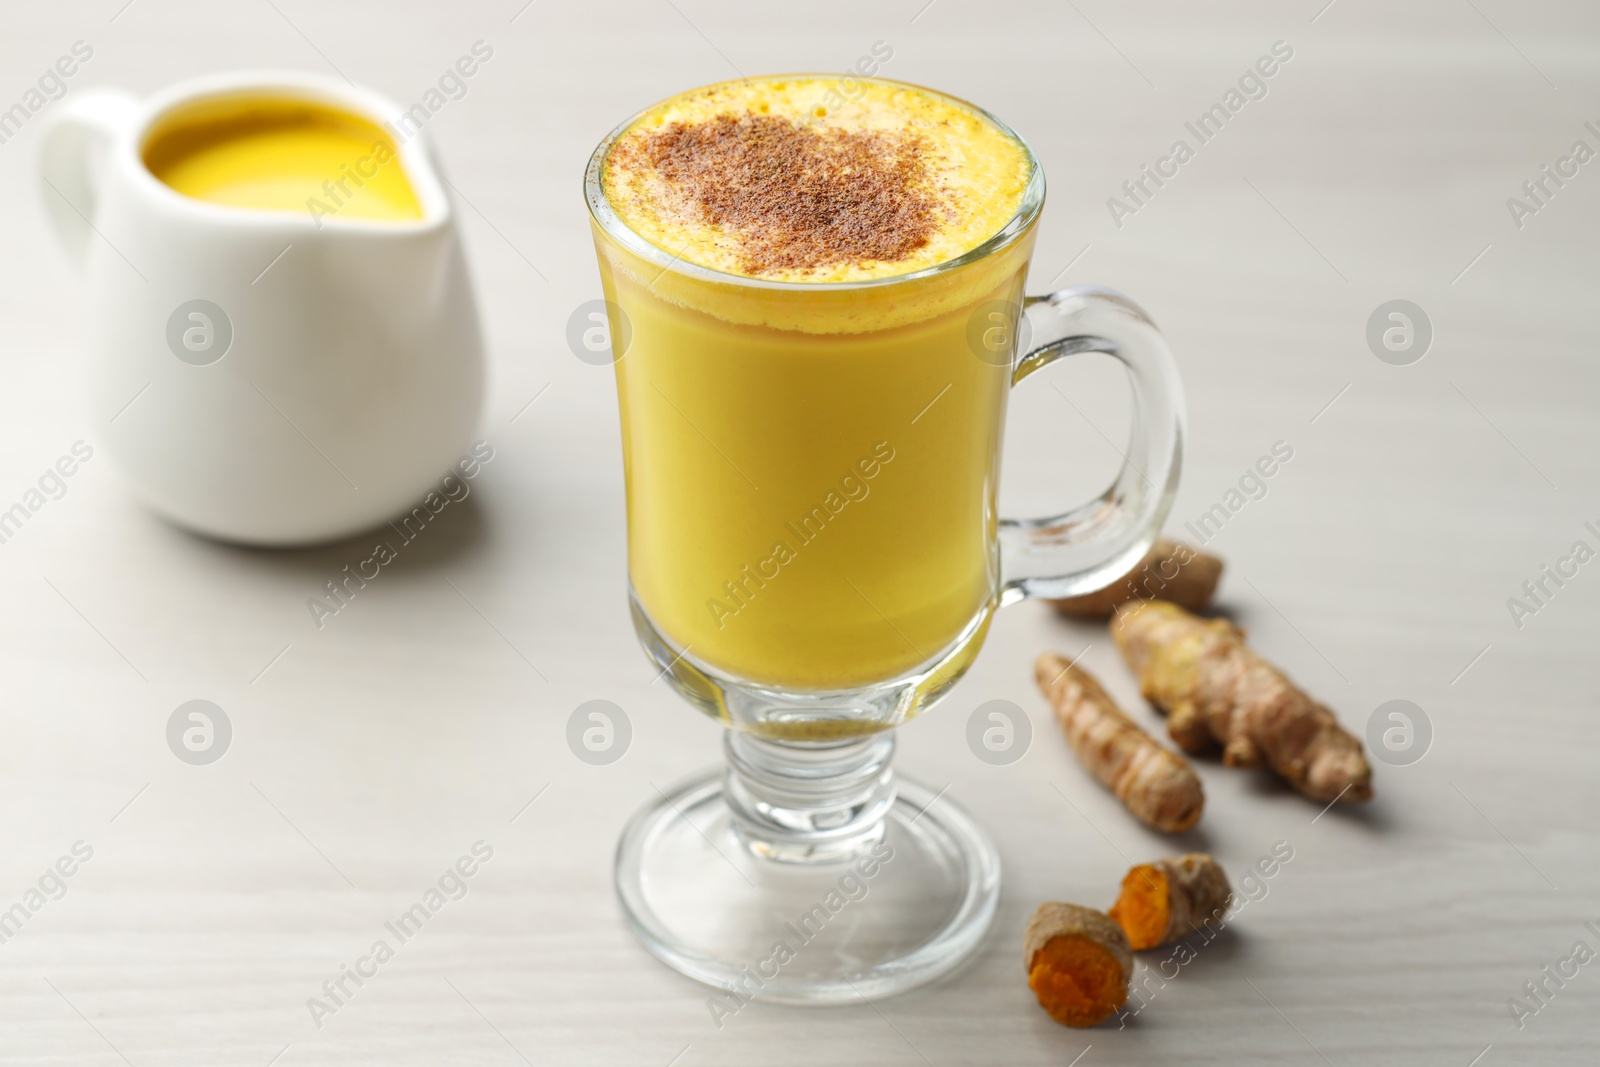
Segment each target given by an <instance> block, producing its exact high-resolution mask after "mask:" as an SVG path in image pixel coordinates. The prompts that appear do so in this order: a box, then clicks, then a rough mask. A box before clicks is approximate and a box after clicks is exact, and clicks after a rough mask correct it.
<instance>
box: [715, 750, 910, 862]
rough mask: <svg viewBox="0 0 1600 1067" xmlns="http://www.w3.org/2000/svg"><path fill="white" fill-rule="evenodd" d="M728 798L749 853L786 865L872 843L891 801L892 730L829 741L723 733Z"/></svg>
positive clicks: (839, 856) (827, 858) (845, 855)
mask: <svg viewBox="0 0 1600 1067" xmlns="http://www.w3.org/2000/svg"><path fill="white" fill-rule="evenodd" d="M724 745H725V748H726V750H727V757H728V769H727V774H726V778H725V780H724V782H725V785H724V788H725V797H726V800H727V804H728V808H729V812H730V814H731V816H732V822H733V827H734V830H735V832H736V833H737V834H738V836H739V839H740V841H741V842H742V843H743V844H744V846H745V847H746V848H748V849H749V850H750V851H751V852H753V853H755V854H756V855H758V856H762V857H764V858H767V859H773V860H779V861H782V862H787V863H830V862H837V861H840V860H845V859H849V858H851V857H853V856H855V855H858V854H859V853H861V852H864V851H866V850H867V849H870V848H872V847H873V846H874V845H876V844H877V843H878V842H879V841H881V840H883V836H884V817H885V816H886V815H887V814H888V813H889V809H890V808H892V807H893V806H894V800H895V784H894V771H893V769H892V768H891V767H890V758H891V757H892V756H893V755H894V734H893V732H892V731H883V732H882V733H877V734H872V735H870V736H868V737H864V738H851V739H848V740H841V741H827V742H792V741H773V740H767V739H764V738H760V737H756V736H754V735H751V734H748V733H742V732H740V731H737V730H730V731H728V733H727V734H726V735H725V739H724Z"/></svg>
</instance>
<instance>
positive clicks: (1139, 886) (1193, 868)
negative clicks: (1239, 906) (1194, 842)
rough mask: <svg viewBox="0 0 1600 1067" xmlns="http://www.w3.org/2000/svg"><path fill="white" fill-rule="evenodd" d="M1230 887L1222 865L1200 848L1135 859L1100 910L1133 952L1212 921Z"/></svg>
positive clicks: (1177, 937)
mask: <svg viewBox="0 0 1600 1067" xmlns="http://www.w3.org/2000/svg"><path fill="white" fill-rule="evenodd" d="M1232 896H1233V889H1232V888H1231V887H1230V886H1229V885H1228V876H1227V875H1226V874H1224V873H1223V871H1222V865H1221V864H1219V863H1218V862H1217V861H1216V860H1214V859H1212V858H1211V857H1210V856H1208V855H1207V854H1206V853H1204V852H1190V853H1187V854H1186V855H1182V856H1174V857H1172V858H1170V859H1164V860H1156V861H1155V862H1154V863H1141V864H1140V865H1139V866H1137V867H1135V868H1133V869H1132V870H1131V871H1129V872H1128V874H1127V877H1125V878H1123V879H1122V892H1121V893H1120V894H1119V895H1118V897H1117V902H1116V903H1115V904H1113V905H1111V910H1110V911H1108V912H1107V913H1106V914H1107V915H1109V916H1110V917H1111V919H1112V920H1113V921H1114V922H1115V923H1116V924H1117V925H1118V926H1120V927H1122V932H1123V933H1125V934H1127V935H1128V944H1129V945H1131V946H1132V947H1133V949H1134V951H1136V952H1142V951H1143V950H1145V949H1147V948H1155V947H1157V946H1158V945H1165V944H1167V943H1168V942H1171V941H1178V940H1181V939H1183V938H1185V937H1188V936H1189V935H1190V934H1191V933H1197V932H1199V931H1200V930H1201V929H1203V928H1205V927H1207V926H1215V925H1218V924H1219V923H1220V921H1221V919H1222V916H1223V913H1224V912H1226V911H1227V910H1228V900H1229V898H1230V897H1232Z"/></svg>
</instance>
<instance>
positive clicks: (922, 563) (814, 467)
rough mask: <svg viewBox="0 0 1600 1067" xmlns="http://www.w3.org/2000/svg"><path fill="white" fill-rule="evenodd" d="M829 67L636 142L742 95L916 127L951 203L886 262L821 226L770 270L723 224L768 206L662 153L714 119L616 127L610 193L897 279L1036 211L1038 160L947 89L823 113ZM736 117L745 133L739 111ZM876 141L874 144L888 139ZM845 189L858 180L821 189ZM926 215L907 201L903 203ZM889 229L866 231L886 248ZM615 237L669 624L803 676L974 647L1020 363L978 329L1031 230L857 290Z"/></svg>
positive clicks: (631, 208) (832, 275) (671, 223)
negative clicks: (666, 178)
mask: <svg viewBox="0 0 1600 1067" xmlns="http://www.w3.org/2000/svg"><path fill="white" fill-rule="evenodd" d="M834 84H835V83H834V82H833V81H831V80H827V79H803V80H798V81H797V80H795V79H766V80H756V81H753V82H747V83H730V84H728V85H724V86H715V87H712V88H711V89H709V90H701V91H699V92H697V93H692V94H686V96H684V97H680V98H678V99H676V100H673V101H668V102H667V103H665V104H663V105H661V106H659V107H658V108H656V109H654V110H653V111H651V112H649V113H647V114H646V115H645V116H643V117H642V118H641V119H640V120H639V121H638V123H636V124H635V126H634V127H632V128H631V129H630V130H629V131H628V132H627V133H625V134H624V135H623V137H622V138H621V139H620V140H619V142H618V145H619V147H620V148H621V151H623V152H627V151H629V150H628V149H627V148H626V146H628V145H629V144H630V140H629V139H630V137H634V136H635V134H636V133H637V134H638V135H639V137H640V138H645V137H648V136H649V135H650V134H651V133H659V132H660V131H663V130H666V131H672V130H673V129H674V127H673V124H674V123H679V124H681V126H680V127H679V128H678V133H679V134H681V133H682V132H683V130H684V129H687V128H690V127H692V124H694V123H697V122H711V121H716V120H717V117H718V116H721V115H734V116H745V115H762V116H774V115H776V116H778V117H779V118H780V119H783V120H786V121H789V122H792V123H794V124H795V125H796V126H804V125H806V124H810V125H812V126H815V127H820V128H821V129H822V130H823V132H824V135H825V136H828V137H831V136H834V135H831V134H827V133H826V131H827V130H829V129H842V130H846V131H849V130H869V129H870V130H888V131H891V132H894V131H911V134H912V136H915V137H917V138H918V139H919V141H918V143H919V144H920V145H921V149H920V150H921V151H924V152H926V153H927V158H926V159H925V160H924V162H925V163H926V164H927V165H926V166H923V167H921V168H920V169H918V168H912V169H911V170H908V171H904V172H903V174H902V176H905V175H909V176H910V180H911V182H912V183H924V188H926V189H929V190H932V191H933V192H932V193H930V194H929V195H928V196H927V197H925V198H924V200H923V203H924V204H931V205H932V210H931V211H928V212H924V213H923V215H922V216H921V221H922V225H923V230H922V232H921V236H923V237H925V238H926V240H925V241H924V242H923V243H921V244H916V243H915V242H914V240H913V241H901V242H900V248H901V249H902V250H903V249H904V248H905V246H906V245H908V244H909V245H912V247H910V248H909V250H908V251H904V254H902V255H901V256H900V258H897V259H877V260H874V259H872V258H870V257H868V256H863V255H861V254H859V252H860V249H859V248H858V247H856V246H854V245H850V246H849V247H848V248H847V249H846V251H847V252H849V254H848V255H846V256H845V257H844V258H839V259H834V260H833V261H831V262H830V261H828V257H829V254H830V252H829V246H827V245H826V244H822V245H817V244H815V243H814V242H813V244H812V245H805V246H804V247H808V248H812V247H814V248H815V249H816V250H818V254H816V255H815V256H814V257H813V261H801V262H796V261H795V260H794V258H793V257H792V256H789V255H788V252H787V251H786V250H787V249H790V248H792V247H793V242H792V241H789V240H788V238H787V237H786V236H785V235H784V234H780V235H779V236H780V237H783V238H784V239H783V240H778V241H774V240H771V239H770V238H771V234H770V233H769V232H765V231H763V233H762V235H761V236H760V238H759V239H758V240H756V241H755V242H754V246H755V247H756V249H757V251H756V253H754V254H759V255H762V256H768V257H769V260H771V261H773V262H776V263H777V264H778V265H772V263H770V262H769V263H768V264H767V269H764V270H763V269H759V268H758V267H755V266H752V263H751V255H752V253H751V248H752V243H751V242H750V241H747V240H745V237H746V236H747V235H746V234H744V233H741V232H739V228H738V225H733V224H730V223H729V221H728V220H729V218H730V217H734V218H738V219H740V221H741V223H742V224H743V225H745V226H748V227H760V226H762V225H764V224H765V220H764V219H763V218H761V217H759V216H755V217H752V216H751V215H750V214H749V213H745V214H743V215H742V216H741V215H740V211H741V210H742V208H743V205H738V204H735V205H734V208H735V211H734V213H733V215H732V216H730V215H729V214H727V213H721V214H716V215H714V216H712V217H709V218H708V216H706V215H705V214H704V213H700V214H698V215H697V213H696V211H695V210H694V203H693V201H692V200H685V199H684V198H682V197H675V196H674V195H673V191H672V190H670V189H668V190H663V188H662V185H661V176H660V175H658V174H652V173H650V170H649V162H650V160H651V158H652V151H654V154H655V155H656V156H661V154H662V150H665V151H667V152H668V153H669V155H668V156H667V157H664V158H671V153H677V154H678V156H679V161H680V162H681V161H682V160H681V157H682V154H683V153H684V152H686V151H691V150H696V149H698V148H704V147H705V146H706V145H707V144H708V143H711V144H713V146H714V145H715V144H716V143H718V142H717V141H716V138H711V137H706V138H700V139H699V140H695V139H694V138H688V139H687V140H686V139H685V137H682V136H676V135H674V136H675V139H674V140H673V141H671V142H665V143H664V144H665V148H664V149H662V144H663V143H658V144H657V145H656V146H655V149H651V150H646V148H641V147H639V144H640V142H639V141H638V140H635V141H634V142H633V144H634V145H635V149H636V150H635V151H633V152H632V154H631V155H629V156H627V157H626V158H624V157H623V156H622V155H621V154H619V148H613V150H612V153H611V161H617V162H618V166H617V168H616V169H615V170H612V169H611V166H610V161H608V166H607V172H606V173H603V174H602V188H603V189H604V190H605V193H606V196H607V199H608V201H609V202H610V203H611V204H612V205H613V207H614V209H615V210H616V211H617V213H618V215H619V216H620V217H621V219H622V220H623V222H624V223H626V224H627V225H628V226H629V227H630V228H632V229H633V230H634V231H635V232H636V233H638V234H640V235H641V236H644V237H646V238H647V239H648V240H649V241H650V243H652V244H656V245H657V246H658V247H660V248H662V249H665V250H666V251H668V252H669V253H670V254H673V255H677V256H680V257H681V258H682V259H683V260H685V261H688V262H692V263H700V264H703V265H706V266H709V267H712V268H713V269H717V270H722V271H724V272H726V273H730V274H741V275H744V276H746V277H755V278H770V279H773V280H779V281H797V280H798V281H816V280H826V281H859V280H873V279H883V278H892V277H894V276H896V275H901V274H906V273H909V272H911V271H914V270H918V269H921V268H925V267H928V266H933V265H935V264H937V263H940V262H944V261H946V260H949V259H952V258H955V257H957V256H959V255H961V254H963V253H965V252H967V251H970V250H971V249H973V248H975V247H977V246H978V245H980V244H982V243H983V242H984V241H985V240H986V239H987V238H989V237H990V236H992V235H994V234H995V233H996V232H998V231H999V230H1000V229H1001V228H1002V227H1003V226H1005V224H1006V223H1007V222H1008V221H1010V220H1011V218H1012V217H1013V216H1014V215H1015V214H1016V212H1017V209H1018V206H1019V204H1020V203H1021V201H1022V198H1023V194H1024V191H1025V189H1026V188H1027V186H1028V183H1029V180H1030V178H1031V175H1032V163H1031V157H1030V156H1029V155H1028V153H1027V151H1026V149H1025V148H1024V147H1023V146H1022V145H1020V144H1019V143H1018V142H1017V141H1015V140H1014V139H1013V138H1012V137H1010V136H1009V135H1008V134H1006V133H1005V132H1004V131H1002V130H1000V129H999V128H998V127H997V126H995V125H994V124H993V123H992V122H990V121H988V120H987V119H986V118H984V117H983V116H981V115H979V114H977V113H976V112H974V111H972V110H971V109H969V108H966V107H964V106H963V105H961V104H959V103H958V102H956V101H952V100H949V99H947V98H944V97H941V96H938V95H936V94H932V93H927V92H924V91H921V90H917V89H914V88H912V87H909V86H904V85H897V84H892V83H875V82H867V83H865V86H866V91H865V93H863V94H862V95H860V96H858V97H856V98H854V99H853V100H850V101H847V102H846V103H845V106H843V107H830V108H827V111H828V114H827V116H826V118H825V119H819V117H818V116H817V115H816V108H817V107H825V106H826V104H827V102H828V101H829V100H830V98H829V97H828V95H827V91H828V89H830V88H831V87H833V86H834ZM858 84H860V83H858ZM819 101H820V102H821V103H819ZM752 129H754V130H756V131H757V132H758V133H759V136H761V137H763V138H765V137H766V136H767V135H768V134H769V133H770V134H771V135H772V136H774V137H778V138H779V139H780V140H782V139H787V142H786V144H787V147H785V148H783V150H782V151H783V152H785V153H786V157H785V158H786V159H787V160H789V161H791V162H793V161H799V163H800V164H804V163H805V162H806V161H807V160H810V161H811V162H812V163H815V162H816V156H815V152H816V151H821V152H823V153H824V154H826V153H828V152H832V151H834V149H833V147H831V146H830V145H829V144H828V143H826V142H816V141H814V140H811V139H808V138H809V137H810V135H809V134H804V133H802V134H799V135H796V134H795V133H794V132H793V131H791V130H787V129H785V128H783V127H772V126H770V124H769V125H766V126H762V125H757V126H754V127H752ZM723 134H728V135H730V136H734V137H738V136H742V134H741V133H740V132H739V130H737V129H733V128H731V127H728V126H727V124H726V123H723V128H722V130H721V132H720V133H719V134H718V136H719V137H720V136H722V135H723ZM863 143H866V144H868V149H869V151H868V155H867V156H866V157H861V158H865V159H866V160H867V164H871V162H872V158H871V155H872V152H874V151H877V150H878V149H882V148H883V147H884V146H883V144H881V143H877V142H863ZM686 144H687V148H686V147H685V145H686ZM839 144H840V145H842V146H843V147H841V148H840V151H845V150H853V149H852V147H851V145H850V144H849V143H847V142H845V141H842V140H841V141H840V142H839ZM819 145H820V147H819ZM874 146H875V147H874ZM646 147H648V146H646ZM722 147H723V149H725V148H726V147H727V146H726V145H725V144H724V145H723V146H722ZM892 148H893V146H892V145H891V149H892ZM658 149H660V150H658ZM717 150H718V151H721V149H717ZM764 150H765V149H763V151H764ZM741 151H742V149H741ZM807 153H812V154H811V155H807ZM897 158H898V159H899V160H900V162H902V163H903V162H904V158H905V153H903V152H902V153H900V155H899V156H898V157H897ZM691 162H693V161H692V160H691ZM750 162H751V160H750V159H746V158H744V157H742V156H740V155H739V154H738V152H734V153H733V154H732V155H731V156H730V155H728V154H727V153H726V152H724V158H722V160H721V164H729V165H732V166H733V169H734V171H735V174H734V180H738V177H739V174H741V173H744V172H745V170H747V169H748V168H746V167H745V164H747V163H750ZM754 162H755V163H757V164H759V163H760V158H759V153H757V155H756V158H755V159H754ZM824 162H825V163H826V162H827V160H826V159H824ZM623 163H625V164H626V166H624V165H622V164H623ZM719 165H720V164H719ZM830 165H831V164H830ZM851 165H852V166H855V167H859V166H861V165H863V164H862V163H861V161H860V159H858V160H856V162H854V163H852V164H851ZM681 171H682V168H681V167H680V168H678V171H676V173H681ZM718 180H721V179H720V178H719V179H718ZM872 180H874V181H878V183H879V184H878V186H874V188H877V189H880V191H884V196H885V197H887V198H888V199H890V200H892V199H893V197H894V196H896V195H900V194H903V193H905V191H906V190H905V189H904V188H902V187H901V186H898V185H896V184H895V181H894V180H889V179H884V178H883V176H882V175H879V176H877V178H873V179H872ZM880 187H881V188H880ZM781 191H782V190H781V189H780V190H779V192H781ZM813 191H814V190H813ZM836 193H837V194H838V195H839V196H841V197H846V198H847V196H848V195H853V194H852V193H851V190H850V189H849V188H845V189H842V190H832V191H830V190H829V189H823V190H822V195H824V196H834V195H835V194H836ZM713 195H720V194H713ZM752 195H753V196H760V195H763V194H762V192H761V191H760V190H757V191H756V192H754V193H752ZM874 195H875V196H876V195H877V194H876V193H875V194H874ZM941 197H943V198H944V199H942V200H941ZM775 202H778V203H782V202H787V201H783V199H782V198H781V197H778V198H775ZM946 206H947V207H949V208H950V209H951V210H949V211H944V210H942V208H943V207H946ZM902 207H903V204H902ZM873 209H874V208H873V207H872V205H869V206H868V208H866V209H864V210H869V211H870V210H873ZM907 217H908V215H907V213H906V211H904V210H901V211H899V213H898V214H896V215H893V216H892V217H891V219H890V222H891V224H895V225H902V224H904V222H905V219H906V218H907ZM905 228H908V229H909V227H905ZM843 229H844V232H846V233H847V234H849V233H850V232H851V230H850V227H849V226H848V225H847V226H845V227H844V228H843ZM878 236H879V235H869V238H870V239H869V240H868V243H867V246H866V247H868V248H869V250H870V249H871V248H875V247H878V245H875V244H873V243H872V242H874V241H877V240H878ZM800 239H801V241H802V244H803V242H804V239H805V235H804V234H802V235H800ZM853 240H855V238H854V237H852V236H847V237H846V238H845V239H843V242H842V243H843V244H845V245H849V243H850V241H853ZM597 243H598V246H599V250H600V260H601V265H602V279H603V282H604V286H605V292H606V297H607V299H608V300H609V301H611V302H612V303H613V304H614V305H615V306H617V307H619V308H620V309H621V311H622V313H623V315H625V316H626V319H627V328H626V330H625V331H624V329H623V328H622V326H621V325H620V323H619V322H613V323H612V330H613V334H612V336H613V340H614V341H619V340H620V338H621V337H622V336H623V334H624V332H625V333H626V334H627V336H628V337H629V345H628V347H627V348H626V351H625V354H624V355H623V358H622V359H620V360H619V361H618V362H617V364H616V372H617V386H618V392H619V396H620V401H621V407H622V427H623V455H624V462H625V468H626V477H627V494H628V533H629V536H628V546H629V548H628V552H629V557H628V558H629V571H630V575H631V579H632V583H633V588H634V592H635V594H636V596H637V598H638V601H639V603H640V605H641V606H642V607H643V609H644V610H645V611H646V613H647V614H648V615H649V617H650V619H651V621H652V622H653V623H654V625H655V626H656V628H657V629H658V630H660V631H661V632H662V633H663V634H664V635H665V636H667V637H668V638H669V639H670V640H671V641H673V642H674V643H675V644H677V645H678V646H679V647H680V648H684V649H686V650H687V653H688V655H689V656H691V657H693V658H694V659H697V660H700V661H702V662H705V663H707V664H709V665H711V666H713V667H715V668H718V669H719V670H723V671H727V672H729V673H732V674H734V675H736V676H738V677H741V678H744V679H747V680H751V681H755V682H759V683H764V684H768V685H773V686H779V687H784V688H790V689H812V690H815V689H839V688H848V687H855V686H860V685H867V684H872V683H875V682H880V681H886V680H888V679H890V678H894V677H896V676H899V675H902V674H905V673H907V672H909V671H912V670H915V669H918V668H919V667H922V666H925V665H927V664H929V663H931V662H933V661H934V660H935V659H937V658H939V657H940V656H941V655H948V654H950V653H951V652H952V649H953V648H954V647H955V646H957V645H958V643H961V642H965V645H966V646H967V647H970V650H971V652H973V653H975V652H976V648H977V645H978V643H979V642H980V641H981V638H982V636H983V631H984V629H985V627H986V623H987V620H988V614H989V612H991V611H992V610H993V607H994V600H995V594H996V589H997V581H998V578H997V573H996V554H995V526H996V516H995V495H996V488H997V475H998V464H999V454H1000V431H1001V424H1002V419H1003V415H1004V409H1005V402H1006V395H1007V392H1008V390H1009V388H1010V370H1009V367H1005V366H997V365H996V364H995V362H994V360H993V358H992V356H991V358H989V359H985V358H980V355H979V354H978V352H977V351H976V350H975V348H974V344H973V336H974V334H973V325H974V322H975V321H981V322H982V325H987V320H984V319H983V316H982V312H983V310H984V308H985V306H986V305H988V304H989V303H991V302H1005V303H1008V304H1015V303H1016V302H1017V301H1019V300H1020V297H1021V291H1022V284H1023V281H1024V277H1025V272H1026V265H1027V257H1028V253H1029V251H1030V248H1031V243H1032V235H1031V233H1028V234H1025V235H1023V236H1022V238H1021V239H1018V240H1016V241H1014V242H1012V243H1011V244H1009V245H1007V246H1005V247H1004V248H1003V249H1002V250H1000V251H999V252H997V253H995V254H993V255H989V256H986V257H982V258H979V259H977V260H975V261H973V262H971V263H968V264H964V265H962V266H959V267H955V268H951V269H948V270H945V271H942V272H940V273H938V274H935V275H932V276H930V277H927V278H923V279H918V280H912V281H909V282H895V283H893V284H881V285H867V286H862V287H857V288H840V287H834V286H825V285H798V286H792V287H785V288H757V287H750V286H745V285H740V284H738V283H737V282H736V281H732V280H730V281H717V280H714V279H707V278H699V277H695V276H693V275H691V274H686V273H684V272H678V271H671V270H668V271H666V272H663V271H662V269H661V267H659V266H656V265H654V264H652V263H649V262H647V261H646V260H644V259H642V258H641V257H639V256H637V255H635V254H634V253H633V252H630V251H628V250H627V249H625V248H623V247H622V246H621V245H620V244H619V243H618V242H616V241H615V240H613V239H612V238H611V237H609V236H608V235H606V234H605V233H604V232H603V231H600V230H597ZM774 249H776V250H777V251H774ZM785 256H788V258H787V259H785ZM979 332H981V326H980V330H979ZM957 651H959V649H958V650H957ZM957 658H959V656H958V657H957ZM964 666H965V662H964V661H963V662H961V663H960V665H959V667H957V668H955V669H956V670H959V669H960V668H964Z"/></svg>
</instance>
